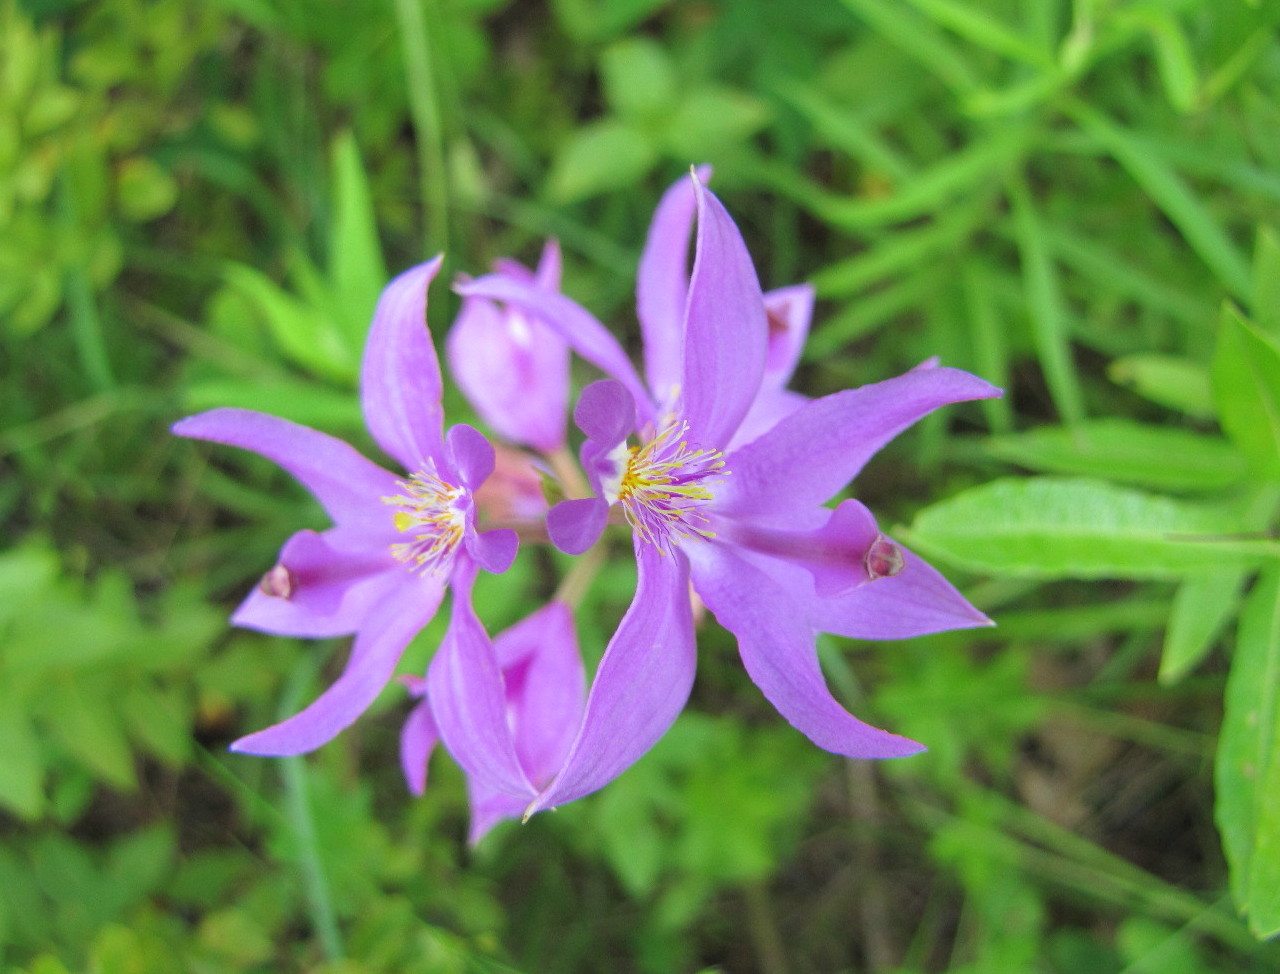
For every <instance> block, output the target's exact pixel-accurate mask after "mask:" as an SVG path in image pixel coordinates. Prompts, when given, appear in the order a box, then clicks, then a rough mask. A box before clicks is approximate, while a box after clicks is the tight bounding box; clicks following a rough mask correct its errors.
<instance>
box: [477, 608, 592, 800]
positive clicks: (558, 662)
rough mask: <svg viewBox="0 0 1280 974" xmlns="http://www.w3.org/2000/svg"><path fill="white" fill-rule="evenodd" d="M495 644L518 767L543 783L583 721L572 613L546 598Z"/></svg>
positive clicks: (580, 670) (583, 686) (583, 689)
mask: <svg viewBox="0 0 1280 974" xmlns="http://www.w3.org/2000/svg"><path fill="white" fill-rule="evenodd" d="M493 648H494V652H495V653H496V654H497V657H498V665H499V666H500V667H501V668H502V677H503V681H504V683H505V685H506V693H507V712H508V714H509V716H510V718H511V723H512V725H513V726H514V728H515V741H516V753H517V754H518V755H519V757H520V765H521V767H523V768H524V770H525V773H526V774H527V775H528V776H529V778H530V780H531V781H533V783H534V784H535V785H537V786H539V787H541V786H543V785H545V784H547V783H548V782H549V781H550V780H551V778H552V776H553V775H554V774H555V773H556V771H558V770H559V769H560V765H561V764H562V763H563V762H564V759H565V755H567V754H568V753H569V747H570V745H571V744H572V743H573V738H574V735H575V734H576V733H577V730H578V724H579V722H580V721H581V719H582V706H583V699H584V697H585V696H586V689H587V686H586V673H585V672H584V670H583V666H582V655H581V654H580V653H579V652H578V636H577V632H576V631H575V629H574V626H573V613H572V612H571V611H570V609H569V607H568V606H567V605H565V604H564V603H563V602H557V601H552V602H548V603H547V604H546V605H545V606H543V607H542V608H541V609H539V610H538V611H537V612H534V613H532V614H531V615H528V616H526V617H525V618H523V619H521V620H520V621H519V622H517V623H516V624H515V625H514V626H512V627H511V628H510V629H507V630H505V631H504V632H501V633H499V634H498V635H497V636H496V637H494V640H493ZM519 811H523V806H521V808H520V809H519Z"/></svg>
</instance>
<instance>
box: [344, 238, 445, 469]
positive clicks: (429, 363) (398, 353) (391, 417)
mask: <svg viewBox="0 0 1280 974" xmlns="http://www.w3.org/2000/svg"><path fill="white" fill-rule="evenodd" d="M443 260H444V257H443V255H441V256H439V257H434V258H432V259H431V260H429V261H427V262H426V263H425V264H419V265H418V266H417V267H412V268H410V269H409V270H407V271H405V272H404V273H403V274H401V275H400V276H399V277H397V278H396V279H395V280H393V281H392V282H391V283H390V284H388V285H387V286H386V288H385V289H384V290H383V292H382V297H380V298H379V299H378V307H377V309H376V310H375V311H374V313H373V324H372V325H371V326H370V328H369V340H368V342H366V344H365V347H364V361H363V362H362V363H361V367H360V399H361V402H362V404H363V406H364V422H365V425H366V426H368V427H369V432H370V433H371V434H373V438H374V440H375V441H376V442H377V444H378V446H380V447H382V449H383V450H384V451H386V453H387V455H388V456H392V457H395V458H396V459H397V460H398V461H400V463H401V464H402V465H403V466H404V468H405V470H408V471H414V470H419V469H421V468H422V467H423V466H424V465H425V464H426V461H427V460H429V459H432V458H434V457H435V456H437V455H438V454H439V452H440V436H441V429H442V424H443V419H442V411H441V408H440V390H441V384H440V362H439V360H438V359H437V358H436V350H435V347H434V346H433V345H432V343H431V333H430V332H429V331H427V286H428V285H429V284H430V283H431V281H432V279H433V278H434V277H435V276H436V274H437V273H438V272H439V270H440V264H441V262H442V261H443Z"/></svg>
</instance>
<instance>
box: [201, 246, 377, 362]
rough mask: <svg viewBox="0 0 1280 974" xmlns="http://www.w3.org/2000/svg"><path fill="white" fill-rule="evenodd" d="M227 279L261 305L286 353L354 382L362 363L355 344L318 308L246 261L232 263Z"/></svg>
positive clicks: (269, 325) (270, 326)
mask: <svg viewBox="0 0 1280 974" xmlns="http://www.w3.org/2000/svg"><path fill="white" fill-rule="evenodd" d="M226 279H227V283H228V284H230V285H231V286H232V287H234V288H236V289H237V290H238V291H239V292H240V293H241V294H243V295H245V297H247V298H248V299H249V300H251V301H253V302H254V303H255V304H256V305H257V306H258V308H259V309H260V310H261V312H262V315H263V319H264V321H265V322H266V325H267V328H268V330H269V331H270V332H271V337H272V338H274V339H275V341H276V344H277V345H278V346H279V347H280V350H281V351H282V352H283V353H284V354H285V355H286V356H288V357H289V358H290V359H292V360H293V361H295V362H297V363H298V364H299V365H301V366H302V367H303V368H305V369H309V370H311V371H312V372H314V373H316V374H317V375H320V376H324V377H325V378H330V379H335V380H337V381H340V382H343V383H353V382H354V380H355V376H356V373H357V370H358V368H359V363H358V360H357V356H356V354H355V352H354V351H352V348H353V346H349V345H348V344H347V342H346V339H345V338H343V336H342V335H340V334H339V333H338V331H337V330H336V329H335V327H334V326H333V323H332V322H331V321H330V320H329V318H328V317H327V316H326V315H325V314H324V313H322V312H321V311H320V310H319V309H318V308H315V307H312V306H310V305H307V304H304V303H303V302H302V301H299V300H298V299H297V298H296V297H294V296H293V295H292V294H290V293H289V292H288V291H285V290H284V289H283V288H281V287H280V285H278V284H276V282H275V281H273V280H271V278H269V277H267V275H265V274H263V273H262V272H261V271H259V270H256V269H255V268H252V267H249V266H248V265H246V264H232V265H231V266H229V267H228V268H227V271H226Z"/></svg>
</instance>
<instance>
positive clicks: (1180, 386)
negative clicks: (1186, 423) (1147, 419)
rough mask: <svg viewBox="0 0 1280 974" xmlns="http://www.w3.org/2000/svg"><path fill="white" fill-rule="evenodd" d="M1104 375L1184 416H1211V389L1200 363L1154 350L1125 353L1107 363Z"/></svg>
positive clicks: (1207, 375) (1200, 417)
mask: <svg viewBox="0 0 1280 974" xmlns="http://www.w3.org/2000/svg"><path fill="white" fill-rule="evenodd" d="M1107 376H1108V377H1109V378H1110V379H1111V381H1112V382H1114V383H1116V384H1117V385H1123V386H1129V387H1130V388H1132V389H1133V391H1134V392H1136V393H1137V394H1138V395H1140V396H1142V397H1143V398H1144V399H1149V400H1151V401H1152V402H1154V403H1159V404H1160V405H1161V406H1167V407H1168V408H1170V409H1176V410H1178V411H1179V412H1181V413H1186V414H1187V415H1188V416H1194V417H1195V418H1197V419H1209V418H1210V417H1211V416H1213V415H1214V412H1213V388H1212V386H1211V384H1210V381H1209V373H1208V370H1207V369H1205V367H1204V365H1203V364H1201V363H1200V362H1193V361H1192V360H1191V359H1185V358H1178V357H1177V356H1174V355H1158V354H1155V353H1141V354H1137V355H1126V356H1124V357H1122V358H1118V359H1116V360H1115V361H1113V362H1112V363H1111V365H1110V366H1109V367H1108V369H1107Z"/></svg>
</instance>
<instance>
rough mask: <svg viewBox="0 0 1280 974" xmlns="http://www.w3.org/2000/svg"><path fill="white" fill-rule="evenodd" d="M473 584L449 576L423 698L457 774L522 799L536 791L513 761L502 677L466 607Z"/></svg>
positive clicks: (464, 571) (460, 575) (469, 573)
mask: <svg viewBox="0 0 1280 974" xmlns="http://www.w3.org/2000/svg"><path fill="white" fill-rule="evenodd" d="M474 578H475V569H474V568H473V567H460V568H459V570H457V571H456V572H455V573H454V580H453V614H452V616H451V618H450V620H449V629H448V631H447V632H446V633H445V637H444V641H443V642H442V643H441V644H440V650H439V652H437V653H436V655H435V658H434V659H432V660H431V666H430V668H429V669H428V670H427V697H428V699H429V700H430V701H431V712H432V713H433V714H434V715H435V719H436V726H437V727H438V728H439V729H440V736H441V738H442V739H443V740H444V743H445V747H447V748H448V749H449V753H450V754H452V755H453V759H454V760H455V761H457V762H458V764H460V765H461V766H462V769H463V770H464V771H466V772H467V774H469V775H471V776H472V777H474V778H476V779H477V781H478V783H479V784H480V785H482V786H483V787H485V788H486V789H490V790H493V791H497V792H501V793H502V794H505V795H511V796H523V797H525V798H526V799H527V798H528V797H529V796H532V795H533V794H535V792H536V791H537V789H535V788H534V787H533V785H532V784H530V782H529V779H528V777H527V776H526V775H525V773H524V770H523V769H522V768H521V767H520V760H519V758H518V757H517V756H516V750H515V743H514V741H513V740H512V735H511V726H510V724H509V723H508V721H507V702H506V693H505V690H504V687H503V680H502V671H501V669H500V668H499V666H498V660H497V656H496V654H495V653H494V649H493V643H492V642H491V641H490V639H489V636H488V634H487V633H486V632H485V631H484V627H483V626H481V625H480V620H479V619H478V618H477V617H476V613H475V609H474V608H473V607H472V605H471V585H472V582H473V581H474Z"/></svg>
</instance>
